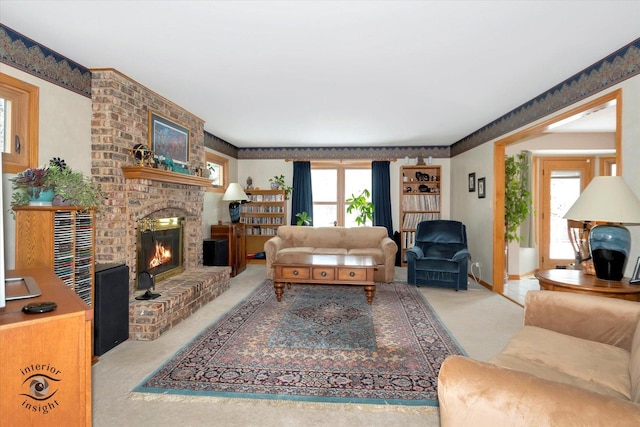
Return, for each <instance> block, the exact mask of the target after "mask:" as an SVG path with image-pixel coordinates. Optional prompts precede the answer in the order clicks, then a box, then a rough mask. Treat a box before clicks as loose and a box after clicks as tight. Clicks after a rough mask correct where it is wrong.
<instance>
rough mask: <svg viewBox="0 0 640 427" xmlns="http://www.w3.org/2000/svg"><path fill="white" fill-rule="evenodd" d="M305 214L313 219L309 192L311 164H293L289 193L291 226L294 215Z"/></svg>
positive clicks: (311, 199)
mask: <svg viewBox="0 0 640 427" xmlns="http://www.w3.org/2000/svg"><path fill="white" fill-rule="evenodd" d="M301 212H306V213H307V214H309V216H310V217H311V218H313V195H312V192H311V162H293V191H292V192H291V225H296V223H297V219H296V214H297V213H301Z"/></svg>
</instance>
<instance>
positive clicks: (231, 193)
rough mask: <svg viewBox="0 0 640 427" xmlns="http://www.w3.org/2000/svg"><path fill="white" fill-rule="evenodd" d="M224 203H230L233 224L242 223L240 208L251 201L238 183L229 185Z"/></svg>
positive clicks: (223, 198)
mask: <svg viewBox="0 0 640 427" xmlns="http://www.w3.org/2000/svg"><path fill="white" fill-rule="evenodd" d="M222 201H224V202H230V203H229V216H230V217H231V222H240V206H241V205H242V204H243V203H247V202H248V201H249V198H248V197H247V195H246V194H245V192H244V190H243V189H242V186H241V185H240V184H238V183H237V182H232V183H231V184H229V186H228V187H227V191H225V192H224V195H223V196H222Z"/></svg>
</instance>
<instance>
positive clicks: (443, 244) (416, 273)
mask: <svg viewBox="0 0 640 427" xmlns="http://www.w3.org/2000/svg"><path fill="white" fill-rule="evenodd" d="M406 257H407V281H408V282H409V284H412V285H417V286H421V285H425V286H437V287H444V288H453V289H455V290H456V291H458V290H460V289H463V290H466V289H467V268H468V264H469V260H470V259H471V254H470V253H469V250H468V249H467V230H466V227H465V225H464V224H463V223H461V222H459V221H448V220H435V221H423V222H421V223H419V224H418V228H417V230H416V239H415V246H414V247H412V248H411V249H409V250H407V252H406Z"/></svg>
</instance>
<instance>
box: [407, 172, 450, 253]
mask: <svg viewBox="0 0 640 427" xmlns="http://www.w3.org/2000/svg"><path fill="white" fill-rule="evenodd" d="M441 177H442V176H441V175H440V166H432V165H423V166H402V167H401V168H400V221H401V224H402V227H401V231H400V251H401V260H402V265H406V260H405V256H404V254H405V252H406V250H407V249H410V248H411V247H413V244H414V242H415V234H416V227H417V226H418V223H420V222H422V221H428V220H433V219H440V213H441V212H440V206H441V200H440V198H441V191H440V189H441V187H440V184H441Z"/></svg>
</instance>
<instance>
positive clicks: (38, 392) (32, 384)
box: [21, 374, 60, 401]
mask: <svg viewBox="0 0 640 427" xmlns="http://www.w3.org/2000/svg"><path fill="white" fill-rule="evenodd" d="M58 381H60V380H59V379H57V378H53V377H50V376H48V375H42V374H37V375H31V376H30V377H28V378H26V379H25V380H24V381H23V383H22V384H23V385H24V384H27V383H28V384H29V393H21V395H22V396H26V397H29V398H31V399H33V400H38V401H43V400H48V399H50V398H52V397H53V395H54V394H56V393H57V391H58V389H57V388H56V389H54V385H55V383H56V382H58Z"/></svg>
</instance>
